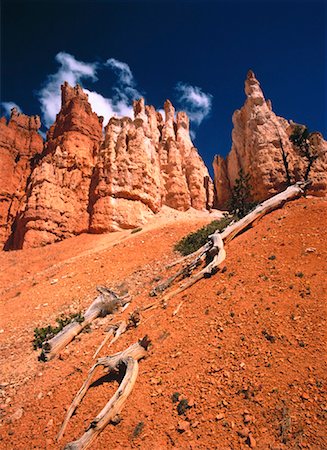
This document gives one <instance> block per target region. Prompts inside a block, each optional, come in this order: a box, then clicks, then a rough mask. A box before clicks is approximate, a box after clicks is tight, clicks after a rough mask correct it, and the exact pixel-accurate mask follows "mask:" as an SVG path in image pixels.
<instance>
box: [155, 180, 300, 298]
mask: <svg viewBox="0 0 327 450" xmlns="http://www.w3.org/2000/svg"><path fill="white" fill-rule="evenodd" d="M307 184H308V183H307V182H298V183H295V184H294V185H292V186H289V187H288V188H287V189H286V190H285V191H283V192H281V193H279V194H277V195H274V196H273V197H271V198H270V199H268V200H266V201H264V202H263V203H261V204H259V205H258V206H257V207H256V208H255V209H254V210H253V211H251V212H250V213H249V214H247V215H246V216H245V217H243V218H242V219H241V220H239V221H237V222H234V223H232V224H231V225H229V226H228V227H227V228H226V229H225V230H224V231H223V232H221V233H219V232H215V233H214V234H212V235H211V236H209V238H208V242H207V243H206V244H205V245H204V246H202V247H201V248H200V249H199V250H197V251H196V252H194V253H193V255H188V256H186V257H184V258H181V259H180V260H178V263H183V262H184V263H186V262H187V261H189V259H190V256H195V257H194V259H193V260H192V261H191V262H188V263H187V264H186V266H184V267H183V269H181V270H179V271H178V272H177V273H176V274H175V275H174V276H172V277H170V278H168V279H167V280H166V281H164V282H162V283H161V284H160V285H158V286H157V287H156V288H155V289H154V290H153V291H152V292H162V291H164V290H165V289H166V288H167V287H169V286H170V285H171V284H172V282H173V281H175V280H176V279H177V278H178V277H180V276H181V275H185V274H191V273H192V272H193V270H194V269H195V268H196V267H197V266H198V265H199V264H200V262H201V260H205V261H206V265H205V267H204V268H203V269H202V270H200V271H199V272H198V273H196V274H194V275H191V276H190V277H189V278H188V280H187V281H186V282H185V283H184V284H182V285H180V286H179V287H178V288H176V289H175V290H173V291H172V292H170V293H168V294H166V295H165V296H164V297H163V298H162V299H161V303H162V304H163V305H165V304H166V302H167V301H168V300H169V299H170V298H172V297H174V296H175V295H176V294H179V293H180V292H183V291H184V290H185V289H187V288H189V287H190V286H192V285H193V284H195V283H196V282H197V281H199V280H201V279H202V278H204V277H209V276H211V275H212V274H213V273H215V272H216V271H217V270H218V266H219V265H220V264H221V263H222V262H223V261H224V260H225V258H226V252H225V249H224V244H225V245H226V243H228V242H230V241H231V240H232V239H234V237H235V236H237V235H238V234H239V233H241V232H242V231H243V230H245V229H246V228H248V227H249V226H250V225H252V224H253V223H254V222H256V221H257V220H259V219H260V218H262V217H263V216H264V215H265V214H268V213H269V212H271V211H273V210H275V209H277V208H280V207H282V206H283V204H284V203H285V202H287V201H290V200H294V199H295V198H298V197H300V196H301V195H302V194H304V188H305V187H306V185H307Z"/></svg>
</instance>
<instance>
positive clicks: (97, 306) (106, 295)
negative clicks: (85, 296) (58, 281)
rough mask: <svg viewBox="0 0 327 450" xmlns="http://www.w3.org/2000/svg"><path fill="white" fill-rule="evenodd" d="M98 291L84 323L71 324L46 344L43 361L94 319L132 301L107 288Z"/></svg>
mask: <svg viewBox="0 0 327 450" xmlns="http://www.w3.org/2000/svg"><path fill="white" fill-rule="evenodd" d="M97 290H98V292H99V293H100V294H99V295H98V296H97V298H96V299H95V300H94V301H93V303H92V304H91V305H90V306H89V308H88V309H87V310H86V311H85V313H84V316H83V317H84V320H83V322H71V323H70V324H68V325H66V326H65V327H64V328H63V329H62V330H61V331H60V333H58V334H57V335H56V336H54V337H53V338H52V339H50V340H49V341H46V342H44V344H43V345H42V352H41V355H40V359H41V360H43V361H49V360H50V359H52V358H53V357H54V356H55V355H56V354H57V353H59V352H60V350H62V349H63V348H64V347H66V345H67V344H69V342H71V341H72V340H73V339H74V338H75V336H77V335H78V334H79V333H80V332H81V331H82V330H83V329H84V328H85V327H86V326H87V325H89V324H90V323H91V322H92V321H93V320H94V319H96V318H97V317H105V316H106V315H107V314H113V313H114V312H116V311H117V310H118V309H119V308H122V307H123V306H124V305H126V304H127V303H128V302H129V301H130V300H129V297H127V296H125V297H118V296H117V295H116V294H115V293H114V292H113V291H111V290H110V289H108V288H106V287H103V286H97Z"/></svg>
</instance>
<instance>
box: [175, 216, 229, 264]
mask: <svg viewBox="0 0 327 450" xmlns="http://www.w3.org/2000/svg"><path fill="white" fill-rule="evenodd" d="M233 219H234V218H233V217H232V216H224V217H223V218H222V219H220V220H213V221H212V222H211V223H209V224H208V225H205V226H204V227H202V228H200V229H199V230H197V231H194V232H193V233H190V234H188V235H187V236H185V237H183V239H181V240H180V241H179V242H177V244H175V247H174V249H175V250H176V251H178V252H180V253H181V254H182V255H183V256H186V255H190V254H191V253H193V252H195V251H196V250H198V249H199V248H200V247H202V245H204V244H205V243H206V241H207V239H208V236H210V234H213V233H214V232H215V231H219V232H221V231H223V230H224V229H225V228H226V227H227V226H228V225H229V224H230V223H231V222H232V220H233Z"/></svg>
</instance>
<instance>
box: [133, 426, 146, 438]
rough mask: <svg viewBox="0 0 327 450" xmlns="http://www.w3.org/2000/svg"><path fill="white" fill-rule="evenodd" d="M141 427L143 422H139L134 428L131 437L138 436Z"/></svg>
mask: <svg viewBox="0 0 327 450" xmlns="http://www.w3.org/2000/svg"><path fill="white" fill-rule="evenodd" d="M143 428H144V422H139V423H138V424H137V425H136V426H135V428H134V431H133V438H136V437H137V436H139V435H140V434H141V433H142V431H143Z"/></svg>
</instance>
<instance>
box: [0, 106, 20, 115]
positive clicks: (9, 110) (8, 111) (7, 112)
mask: <svg viewBox="0 0 327 450" xmlns="http://www.w3.org/2000/svg"><path fill="white" fill-rule="evenodd" d="M1 106H2V108H3V109H4V111H5V116H7V117H10V115H11V110H12V109H13V108H17V111H18V112H22V110H21V108H20V107H19V106H18V105H17V104H16V103H14V102H1Z"/></svg>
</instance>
